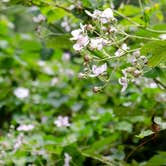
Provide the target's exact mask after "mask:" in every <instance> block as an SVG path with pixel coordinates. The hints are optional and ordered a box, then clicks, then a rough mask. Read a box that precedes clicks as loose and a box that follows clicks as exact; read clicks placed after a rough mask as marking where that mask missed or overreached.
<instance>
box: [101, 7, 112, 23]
mask: <svg viewBox="0 0 166 166" xmlns="http://www.w3.org/2000/svg"><path fill="white" fill-rule="evenodd" d="M113 18H114V16H113V11H112V9H110V8H107V9H105V10H104V11H103V12H102V14H101V19H100V21H101V22H102V23H103V24H106V23H108V22H109V21H110V20H111V19H113Z"/></svg>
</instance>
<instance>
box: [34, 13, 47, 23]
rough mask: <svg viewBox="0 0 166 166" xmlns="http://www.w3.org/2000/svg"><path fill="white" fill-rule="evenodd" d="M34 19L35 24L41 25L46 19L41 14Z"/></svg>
mask: <svg viewBox="0 0 166 166" xmlns="http://www.w3.org/2000/svg"><path fill="white" fill-rule="evenodd" d="M32 19H33V22H35V23H40V22H42V21H45V19H46V18H45V16H43V15H42V14H39V15H38V16H36V17H33V18H32Z"/></svg>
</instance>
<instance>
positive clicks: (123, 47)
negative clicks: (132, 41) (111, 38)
mask: <svg viewBox="0 0 166 166" xmlns="http://www.w3.org/2000/svg"><path fill="white" fill-rule="evenodd" d="M121 48H122V50H124V51H126V50H128V49H129V47H128V46H127V44H126V43H123V44H122V46H121Z"/></svg>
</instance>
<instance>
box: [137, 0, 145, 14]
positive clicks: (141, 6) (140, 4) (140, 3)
mask: <svg viewBox="0 0 166 166" xmlns="http://www.w3.org/2000/svg"><path fill="white" fill-rule="evenodd" d="M138 2H139V6H140V8H141V11H142V13H143V12H144V9H143V5H142V1H141V0H139V1H138Z"/></svg>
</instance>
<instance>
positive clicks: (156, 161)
mask: <svg viewBox="0 0 166 166" xmlns="http://www.w3.org/2000/svg"><path fill="white" fill-rule="evenodd" d="M165 164H166V152H159V154H157V155H155V156H154V157H152V158H151V159H150V160H149V161H148V162H147V164H146V165H145V166H157V165H163V166H164V165H165Z"/></svg>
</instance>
